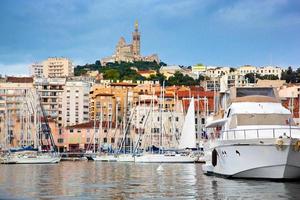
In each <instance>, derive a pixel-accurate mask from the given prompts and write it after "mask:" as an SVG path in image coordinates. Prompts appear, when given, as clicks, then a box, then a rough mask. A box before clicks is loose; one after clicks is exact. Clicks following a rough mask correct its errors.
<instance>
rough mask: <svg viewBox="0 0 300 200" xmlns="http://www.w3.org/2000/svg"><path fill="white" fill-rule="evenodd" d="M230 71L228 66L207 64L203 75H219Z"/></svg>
mask: <svg viewBox="0 0 300 200" xmlns="http://www.w3.org/2000/svg"><path fill="white" fill-rule="evenodd" d="M229 73H230V68H229V67H212V66H208V67H207V68H206V72H205V75H206V76H208V77H221V76H223V75H225V74H229Z"/></svg>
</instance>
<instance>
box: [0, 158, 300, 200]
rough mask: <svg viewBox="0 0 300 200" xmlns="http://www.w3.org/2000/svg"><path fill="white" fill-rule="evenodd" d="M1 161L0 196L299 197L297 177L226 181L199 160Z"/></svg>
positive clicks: (87, 197) (117, 197) (70, 197)
mask: <svg viewBox="0 0 300 200" xmlns="http://www.w3.org/2000/svg"><path fill="white" fill-rule="evenodd" d="M158 166H159V165H158V164H134V163H100V162H62V163H60V164H55V165H0V199H6V198H11V199H31V198H37V197H39V198H51V199H297V197H298V195H299V193H300V184H299V183H298V182H290V183H282V182H270V181H254V180H228V179H223V178H218V177H213V176H205V175H203V174H202V171H201V165H199V164H164V165H162V166H163V170H161V171H158V170H157V167H158Z"/></svg>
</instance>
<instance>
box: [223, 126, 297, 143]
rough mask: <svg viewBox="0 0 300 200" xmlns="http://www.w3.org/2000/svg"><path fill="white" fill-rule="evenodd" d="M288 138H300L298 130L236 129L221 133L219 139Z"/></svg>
mask: <svg viewBox="0 0 300 200" xmlns="http://www.w3.org/2000/svg"><path fill="white" fill-rule="evenodd" d="M279 137H286V138H288V137H290V138H300V128H297V127H290V128H261V129H239V130H238V129H237V130H229V131H221V133H220V139H223V140H239V139H257V138H279Z"/></svg>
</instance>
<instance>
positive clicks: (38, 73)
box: [30, 63, 44, 77]
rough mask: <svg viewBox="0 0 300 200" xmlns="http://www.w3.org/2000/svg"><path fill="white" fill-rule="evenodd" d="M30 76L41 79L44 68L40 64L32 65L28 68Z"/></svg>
mask: <svg viewBox="0 0 300 200" xmlns="http://www.w3.org/2000/svg"><path fill="white" fill-rule="evenodd" d="M30 75H31V76H33V77H43V76H44V67H43V64H41V63H34V64H32V65H31V66H30Z"/></svg>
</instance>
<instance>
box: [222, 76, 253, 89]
mask: <svg viewBox="0 0 300 200" xmlns="http://www.w3.org/2000/svg"><path fill="white" fill-rule="evenodd" d="M247 84H248V83H247V81H246V80H245V76H243V75H240V74H238V73H231V74H229V75H224V76H222V77H221V78H220V92H225V91H227V90H228V89H229V88H231V87H239V86H245V85H247Z"/></svg>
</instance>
